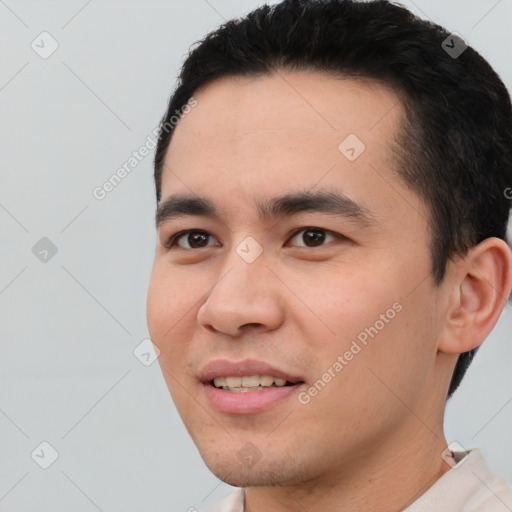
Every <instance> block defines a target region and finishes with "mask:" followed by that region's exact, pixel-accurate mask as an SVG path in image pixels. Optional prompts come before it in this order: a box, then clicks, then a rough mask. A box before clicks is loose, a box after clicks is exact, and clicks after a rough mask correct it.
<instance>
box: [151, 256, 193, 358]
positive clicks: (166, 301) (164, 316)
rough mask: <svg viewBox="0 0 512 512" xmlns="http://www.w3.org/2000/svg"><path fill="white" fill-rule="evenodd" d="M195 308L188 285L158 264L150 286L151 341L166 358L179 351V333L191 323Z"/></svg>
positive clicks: (154, 269) (153, 272)
mask: <svg viewBox="0 0 512 512" xmlns="http://www.w3.org/2000/svg"><path fill="white" fill-rule="evenodd" d="M192 305H193V298H192V294H191V293H190V290H189V289H188V288H187V286H186V284H185V283H182V282H180V281H179V280H177V279H176V278H175V277H174V276H173V275H172V273H170V272H168V271H164V269H163V268H162V265H161V264H158V263H155V266H154V267H153V271H152V274H151V279H150V282H149V286H148V296H147V309H146V313H147V323H148V329H149V333H150V336H151V339H152V340H153V342H154V343H156V345H157V346H158V348H159V349H160V351H161V352H162V355H165V353H166V352H168V351H169V350H171V349H172V350H174V349H177V348H178V347H179V343H178V344H176V340H181V339H182V336H180V335H179V333H180V332H182V331H183V328H184V326H185V325H186V324H187V323H189V322H190V314H191V313H190V309H191V306H192ZM187 312H189V315H187ZM171 341H172V343H171Z"/></svg>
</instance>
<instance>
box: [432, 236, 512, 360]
mask: <svg viewBox="0 0 512 512" xmlns="http://www.w3.org/2000/svg"><path fill="white" fill-rule="evenodd" d="M450 270H451V272H452V274H453V275H452V279H453V281H452V282H453V296H454V300H453V301H452V303H451V305H450V306H449V308H450V310H449V311H447V315H446V325H445V329H444V332H443V337H442V338H441V340H440V343H439V346H438V348H439V350H440V351H442V352H446V353H450V354H457V353H462V352H467V351H469V350H472V349H474V348H476V347H478V346H479V345H480V344H481V343H482V342H483V341H484V340H485V338H487V336H488V335H489V333H490V332H491V331H492V329H493V328H494V326H495V325H496V322H497V321H498V319H499V317H500V315H501V312H502V311H503V308H504V307H505V304H506V301H507V299H508V296H509V294H510V289H511V286H512V260H511V252H510V249H509V247H508V245H507V244H506V242H504V241H503V240H501V239H499V238H487V239H485V240H484V241H482V242H481V243H480V244H478V245H476V246H475V247H473V248H472V249H471V250H470V251H469V252H468V253H467V255H466V256H465V257H464V258H461V259H460V260H458V261H457V262H455V263H453V265H452V268H451V269H450Z"/></svg>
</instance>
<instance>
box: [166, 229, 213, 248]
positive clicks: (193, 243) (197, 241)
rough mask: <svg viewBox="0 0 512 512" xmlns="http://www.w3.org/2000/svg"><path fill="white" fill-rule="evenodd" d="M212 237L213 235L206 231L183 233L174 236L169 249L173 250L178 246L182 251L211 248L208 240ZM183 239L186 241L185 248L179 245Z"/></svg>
mask: <svg viewBox="0 0 512 512" xmlns="http://www.w3.org/2000/svg"><path fill="white" fill-rule="evenodd" d="M210 236H211V235H210V234H209V233H207V232H206V231H194V230H188V231H183V232H181V233H178V234H177V235H174V236H173V237H172V239H171V240H170V242H169V243H168V244H167V247H168V248H171V247H174V246H177V247H179V248H180V249H203V248H205V247H211V244H210V245H209V244H208V238H209V237H210ZM182 239H183V240H185V244H186V245H185V246H183V245H181V244H180V243H179V241H180V240H182ZM187 245H188V247H187ZM214 245H215V244H214Z"/></svg>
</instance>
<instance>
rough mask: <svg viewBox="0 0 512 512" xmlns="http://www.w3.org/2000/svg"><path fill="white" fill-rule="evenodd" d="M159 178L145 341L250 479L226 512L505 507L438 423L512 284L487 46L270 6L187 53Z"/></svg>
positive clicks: (344, 10)
mask: <svg viewBox="0 0 512 512" xmlns="http://www.w3.org/2000/svg"><path fill="white" fill-rule="evenodd" d="M176 113H177V114H176ZM176 115H178V116H179V122H178V123H174V122H172V119H171V118H172V116H176ZM155 182H156V191H157V200H158V210H157V214H156V221H157V226H158V246H157V250H156V255H155V261H154V267H153V273H152V277H151V282H150V286H149V291H148V311H147V313H148V326H149V330H150V334H151V337H152V340H153V342H154V343H155V345H156V346H157V347H158V348H159V350H160V356H159V361H160V365H161V368H162V371H163V375H164V377H165V379H166V382H167V384H168V387H169V390H170V392H171V395H172V397H173V399H174V401H175V403H176V406H177V408H178V411H179V413H180V415H181V417H182V419H183V421H184V424H185V426H186V428H187V430H188V432H189V433H190V435H191V437H192V438H193V440H194V442H195V444H196V445H197V447H198V449H199V451H200V453H201V456H202V457H203V459H204V461H205V463H206V465H207V466H208V468H209V469H210V470H211V471H212V472H213V473H214V474H215V475H216V476H217V477H218V478H220V479H221V480H223V481H224V482H227V483H228V484H231V485H233V486H236V487H239V489H238V490H236V491H235V492H233V493H231V494H230V495H229V496H228V497H227V498H225V499H224V500H222V501H221V502H219V503H218V504H216V505H215V506H213V508H211V509H210V510H211V511H216V512H221V511H222V512H224V511H225V512H227V511H237V512H238V511H242V510H244V511H245V512H264V511H265V512H267V511H272V512H284V511H297V510H304V511H308V512H317V511H322V512H331V511H341V510H351V511H355V510H361V511H363V510H364V511H366V512H368V511H379V512H396V511H399V510H407V511H409V512H411V511H418V512H419V511H423V512H425V511H436V512H440V511H457V510H460V511H462V510H463V511H465V512H476V511H484V510H485V511H493V512H498V511H503V512H505V511H509V510H512V490H511V488H510V486H509V485H508V484H507V483H506V482H505V481H503V480H502V479H500V478H498V477H497V476H494V475H492V474H491V473H490V472H489V470H488V469H487V467H486V465H485V462H484V460H483V458H482V454H481V453H480V452H479V450H478V449H473V450H470V451H469V452H468V453H466V452H464V451H463V449H458V450H453V449H452V447H447V441H446V438H445V436H444V433H443V413H444V408H445V403H446V400H447V398H448V397H449V396H450V395H451V394H452V393H453V392H454V391H455V389H456V388H457V386H458V385H459V383H460V381H461V379H462V377H463V375H464V372H465V371H466V369H467V367H468V365H469V363H470V362H471V359H472V357H473V355H474V353H475V350H476V349H477V347H478V346H479V345H480V344H481V343H482V342H483V340H484V339H485V338H486V337H487V335H488V334H489V333H490V331H491V330H492V328H493V326H494V325H495V323H496V322H497V320H498V318H499V316H500V314H501V312H502V310H503V308H504V306H505V304H506V300H507V297H508V296H509V293H510V290H511V286H512V271H511V270H512V269H511V266H512V265H511V252H510V249H509V247H508V245H507V243H506V241H505V236H506V228H507V221H508V216H509V211H510V206H511V194H508V193H507V191H508V190H512V189H510V187H511V185H512V110H511V104H510V98H509V95H508V93H507V91H506V89H505V87H504V85H503V83H502V82H501V80H500V79H499V78H498V76H497V75H496V73H495V72H494V71H493V70H492V69H491V67H490V66H489V64H487V63H486V62H485V61H484V59H483V58H482V57H480V56H479V55H478V54H477V53H476V52H475V51H474V50H473V49H471V48H468V47H467V46H466V44H465V43H464V41H463V40H461V39H460V38H458V37H457V36H455V35H450V34H449V33H448V32H446V31H445V30H444V29H441V28H440V27H438V26H436V25H433V24H431V23H427V22H425V21H422V20H420V19H417V18H416V17H414V16H413V15H412V14H411V13H409V12H408V11H407V10H405V9H404V8H401V7H399V6H395V5H393V4H390V3H388V2H386V1H374V2H365V3H358V2H353V1H350V0H339V1H336V0H331V1H306V0H288V1H284V2H282V3H280V4H278V5H276V6H273V7H269V6H263V7H261V8H259V9H257V10H256V11H254V12H252V13H250V14H249V15H248V16H246V17H245V18H243V19H240V20H235V21H231V22H228V23H226V24H225V25H223V26H222V27H221V28H220V29H218V30H217V31H215V32H213V33H212V34H210V35H208V36H207V37H206V38H205V39H204V40H203V41H202V42H201V43H200V44H199V45H198V46H197V47H196V48H195V49H194V50H193V51H192V52H191V54H190V55H189V56H188V58H187V60H186V61H185V63H184V65H183V69H182V72H181V75H180V83H179V84H178V87H177V89H176V91H175V92H174V94H173V96H172V97H171V100H170V103H169V107H168V111H167V113H166V115H165V116H164V119H163V121H162V131H161V133H160V138H159V142H158V147H157V152H156V156H155Z"/></svg>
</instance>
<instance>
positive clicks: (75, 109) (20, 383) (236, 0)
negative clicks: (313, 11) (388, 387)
mask: <svg viewBox="0 0 512 512" xmlns="http://www.w3.org/2000/svg"><path fill="white" fill-rule="evenodd" d="M261 3H262V2H260V1H257V0H243V1H241V0H208V1H207V0H188V1H177V0H174V1H172V0H168V1H156V0H153V1H147V2H143V1H121V0H115V1H114V0H107V1H100V0H92V1H89V2H86V1H85V0H72V1H70V0H68V1H63V0H61V1H56V0H54V1H41V0H37V1H36V0H34V1H26V0H25V1H22V0H5V1H3V0H0V34H1V38H2V44H1V47H0V48H1V50H0V51H1V66H0V140H1V151H0V168H1V171H0V176H1V186H0V243H1V254H2V259H1V265H0V325H1V339H2V343H1V346H0V347H1V348H0V350H1V353H0V372H1V377H2V381H1V387H0V450H1V452H0V461H1V463H0V510H1V511H3V512H7V511H9V512H27V511H34V510H37V511H39V512H46V511H51V512H61V511H68V510H73V511H75V512H79V511H84V512H86V511H96V510H101V511H103V512H117V511H119V512H121V511H123V512H128V511H145V512H147V511H150V510H151V511H153V512H160V511H162V512H163V511H178V510H186V509H187V508H188V507H197V508H202V507H204V506H206V505H208V504H210V503H212V502H213V501H216V500H217V499H219V498H220V497H221V496H223V495H225V494H227V493H228V492H229V491H230V489H231V488H230V487H229V486H227V485H226V484H223V483H222V482H219V480H218V479H217V478H215V477H214V476H213V475H212V474H211V473H210V472H209V471H208V470H207V469H206V467H205V466H204V464H203V463H202V460H201V458H200V456H199V455H198V453H197V451H196V449H195V447H194V445H193V443H192V442H191V441H190V439H189V437H188V435H187V433H186V430H185V428H184V427H183V425H182V423H181V420H180V418H179V416H178V415H177V413H176V411H175V408H174V405H173V404H172V401H171V398H170V395H169V393H168V390H167V388H166V385H165V383H164V380H163V378H162V376H161V373H160V369H159V367H158V363H157V362H155V363H154V364H152V365H151V366H148V367H146V366H144V365H143V364H142V363H141V362H140V361H139V360H138V359H136V358H135V357H134V355H133V350H134V349H135V347H136V346H137V345H138V344H139V343H140V342H141V341H142V340H143V339H145V338H146V337H147V336H148V332H147V326H146V318H145V301H146V291H147V283H148V279H149V275H150V270H151V265H152V257H153V251H154V247H155V242H156V237H155V230H154V227H153V213H154V208H155V199H154V194H153V183H152V158H153V153H151V154H150V155H149V156H147V157H146V158H145V159H144V160H143V161H141V162H140V163H139V165H138V166H137V167H136V168H135V169H134V170H133V171H132V172H131V174H129V175H128V176H127V177H126V178H125V179H124V180H123V181H122V182H121V183H120V184H119V185H118V186H117V187H116V188H115V189H114V190H113V191H112V192H110V193H109V194H108V195H107V197H106V198H105V199H104V200H102V201H99V200H97V199H95V198H94V197H93V195H92V191H93V189H94V188H95V187H97V186H100V185H101V184H102V183H103V182H104V181H105V180H107V179H108V178H109V177H110V176H111V175H112V174H113V173H114V172H115V171H116V170H117V169H118V168H119V167H120V166H121V165H122V164H123V163H125V162H126V161H127V159H128V158H129V157H130V156H131V154H132V152H133V151H135V150H137V149H138V148H139V147H140V146H141V145H142V144H144V142H145V140H146V137H147V136H148V135H150V134H151V132H152V130H153V129H154V128H155V127H156V125H157V124H158V122H159V120H160V117H161V115H162V114H163V112H164V109H165V106H166V102H167V99H168V96H169V94H170V92H171V90H172V89H173V87H174V84H175V78H176V74H177V71H178V69H179V67H180V64H181V62H182V60H183V58H184V56H185V54H186V52H187V50H188V47H189V46H190V44H191V43H193V42H194V41H196V40H198V39H200V38H201V37H202V36H204V35H205V34H206V33H207V31H209V30H210V29H212V28H214V27H216V26H217V25H218V24H220V23H221V22H222V21H224V19H229V18H231V17H234V16H239V15H242V14H245V13H246V12H248V11H249V10H251V9H252V8H254V7H256V6H257V5H260V4H261ZM404 3H405V5H407V6H408V7H409V8H411V9H412V10H413V11H414V12H416V13H419V14H420V15H421V16H422V17H429V18H431V19H432V20H434V21H436V22H438V23H441V24H443V25H445V26H446V27H447V28H448V29H449V30H451V31H456V32H458V33H460V34H461V35H462V36H463V37H464V38H465V39H466V40H468V41H469V42H470V44H472V45H473V46H474V47H475V48H476V49H477V50H478V51H479V52H480V53H482V54H483V55H484V56H485V57H486V58H487V59H488V60H489V61H490V62H491V64H492V65H494V66H495V68H496V70H497V71H498V72H499V74H500V75H501V77H502V78H503V80H504V81H505V83H506V84H507V86H508V87H509V90H510V89H511V88H512V87H511V85H512V66H511V64H510V48H511V47H512V34H511V27H512V1H511V0H501V1H496V0H473V1H467V0H457V1H454V0H450V1H446V0H435V1H432V0H430V1H427V0H416V1H415V2H414V3H413V2H412V1H406V2H404ZM43 31H47V32H49V33H50V34H51V36H52V37H53V38H54V39H55V40H56V41H57V42H58V44H59V47H58V49H57V51H56V52H55V53H53V54H52V55H51V56H50V57H49V58H47V59H42V58H41V57H40V56H39V55H38V54H37V53H36V52H35V51H34V50H33V49H32V48H31V43H32V41H33V40H36V43H37V41H39V39H38V36H39V34H40V33H41V32H43ZM45 44H46V46H45V47H46V48H48V41H47V43H45ZM39 45H40V46H41V45H42V43H39ZM42 237H48V238H49V239H50V240H51V241H52V242H53V243H54V244H55V245H56V246H57V248H58V252H57V254H56V255H55V256H53V257H52V258H51V259H49V261H47V262H46V263H43V262H41V261H40V260H39V259H37V258H36V256H35V255H34V254H33V253H32V247H33V246H34V245H35V244H36V242H37V241H38V240H40V239H41V238H42ZM511 332H512V310H511V307H510V306H507V308H506V311H505V312H504V314H503V316H502V318H501V320H500V322H499V324H498V326H497V327H496V329H495V330H494V332H493V333H492V335H491V336H490V337H489V339H488V340H487V341H486V342H485V344H484V346H483V348H482V349H481V351H480V353H479V354H478V356H477V358H476V360H475V362H474V364H473V366H472V367H471V369H470V371H469V373H468V375H467V377H466V379H465V381H464V383H463V387H462V388H461V389H460V390H459V391H458V392H457V394H456V396H455V398H454V399H453V400H452V401H451V402H450V403H449V406H448V410H447V415H446V430H447V437H448V440H449V441H457V442H459V443H460V444H461V445H462V446H464V447H466V448H471V447H474V446H479V447H480V448H481V449H482V450H483V452H484V454H485V456H486V458H487V461H488V464H489V466H490V467H491V469H492V470H493V471H494V472H496V473H498V474H500V475H501V476H503V477H504V478H505V479H507V480H508V481H509V482H512V438H511V432H512V429H511V426H512V404H511V401H512V382H511V379H510V367H511V362H512V345H511V343H510V340H511ZM42 441H47V442H49V443H50V444H51V445H52V446H53V447H54V448H55V449H56V450H57V452H58V453H59V457H58V459H57V460H56V461H55V463H54V464H53V465H51V466H50V467H49V468H48V469H46V470H44V469H42V468H40V467H39V466H38V465H37V464H36V463H35V462H34V460H33V459H32V458H31V453H32V452H33V451H34V449H35V448H36V447H38V446H39V444H40V443H41V442H42ZM43 452H44V450H43ZM38 453H39V455H40V459H39V460H42V459H43V458H44V457H48V453H49V452H48V450H46V452H45V454H44V456H42V455H41V452H40V451H39V452H38Z"/></svg>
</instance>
